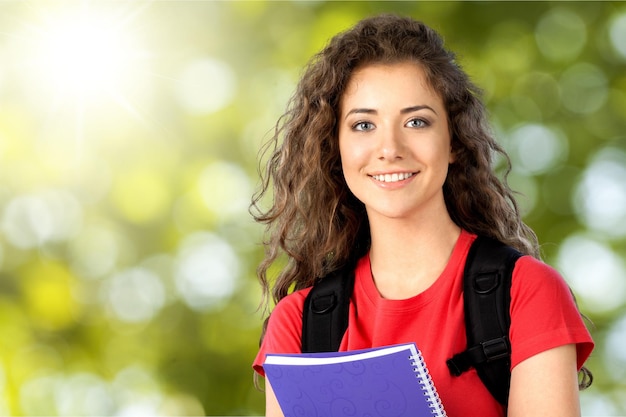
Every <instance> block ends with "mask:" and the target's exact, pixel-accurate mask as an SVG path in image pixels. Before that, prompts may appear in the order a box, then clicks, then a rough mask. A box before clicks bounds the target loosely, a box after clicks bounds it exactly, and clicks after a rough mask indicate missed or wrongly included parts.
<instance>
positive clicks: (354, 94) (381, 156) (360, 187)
mask: <svg viewBox="0 0 626 417" xmlns="http://www.w3.org/2000/svg"><path fill="white" fill-rule="evenodd" d="M339 117H340V119H339V150H340V154H341V163H342V168H343V174H344V177H345V179H346V182H347V184H348V187H349V188H350V190H351V191H352V193H353V194H354V195H355V196H356V197H357V198H358V199H359V200H360V201H361V202H362V203H363V204H365V207H366V209H367V213H368V216H369V219H370V221H372V220H374V218H375V217H376V216H384V217H387V218H408V217H412V216H423V215H428V216H430V215H436V214H437V213H438V210H439V211H440V210H445V202H444V199H443V190H442V187H443V183H444V181H445V179H446V175H447V173H448V165H449V164H450V163H452V162H453V155H452V152H451V147H450V133H449V129H448V117H447V113H446V110H445V107H444V105H443V101H442V99H441V97H440V96H439V95H438V94H437V93H436V92H434V91H433V90H432V88H431V87H430V86H429V85H428V83H427V81H426V77H425V74H424V71H423V70H422V68H421V67H420V66H419V65H417V64H415V63H410V62H405V63H398V64H372V65H368V66H365V67H363V68H360V69H358V70H356V71H355V72H354V73H353V74H352V76H351V78H350V80H349V82H348V85H347V87H346V90H345V93H344V95H343V97H342V100H341V104H340V116H339Z"/></svg>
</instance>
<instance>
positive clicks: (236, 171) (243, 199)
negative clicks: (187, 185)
mask: <svg viewBox="0 0 626 417" xmlns="http://www.w3.org/2000/svg"><path fill="white" fill-rule="evenodd" d="M198 186H199V187H200V192H201V194H202V200H203V201H204V204H205V205H206V207H207V208H208V209H209V210H210V211H211V212H212V213H213V214H214V215H215V216H217V217H222V218H224V217H226V218H232V217H235V216H241V215H243V214H244V213H245V212H246V210H247V209H248V205H249V204H250V195H252V186H251V184H250V180H249V179H248V176H247V175H246V173H245V172H244V171H243V169H241V168H240V167H239V166H238V165H235V164H232V163H228V162H221V161H220V162H213V163H211V164H209V165H208V166H207V167H206V168H205V169H204V170H203V171H202V173H201V174H200V178H199V180H198Z"/></svg>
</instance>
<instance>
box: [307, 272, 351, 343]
mask: <svg viewBox="0 0 626 417" xmlns="http://www.w3.org/2000/svg"><path fill="white" fill-rule="evenodd" d="M353 287H354V268H353V266H352V265H350V266H349V267H346V268H343V269H340V270H338V271H335V272H333V273H331V274H329V275H327V276H325V277H324V278H322V279H321V280H320V281H318V282H317V283H316V284H315V285H314V286H313V289H311V291H310V292H309V294H308V295H307V297H306V299H305V300H304V309H303V311H302V352H336V351H338V350H339V345H340V344H341V340H342V339H343V335H344V333H345V332H346V329H347V328H348V312H349V308H350V297H351V296H352V289H353Z"/></svg>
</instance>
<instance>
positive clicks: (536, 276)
mask: <svg viewBox="0 0 626 417" xmlns="http://www.w3.org/2000/svg"><path fill="white" fill-rule="evenodd" d="M512 279H513V280H512V288H511V329H510V338H511V346H512V354H511V369H512V368H514V367H515V366H516V365H517V364H519V363H520V362H522V361H523V360H525V359H528V358H530V357H531V356H534V355H536V354H538V353H541V352H543V351H546V350H548V349H552V348H555V347H558V346H563V345H567V344H575V345H576V351H577V362H578V368H579V369H580V367H582V365H583V364H584V362H585V361H586V360H587V358H588V357H589V355H590V354H591V351H592V350H593V346H594V344H593V340H592V338H591V335H590V334H589V331H588V330H587V328H586V326H585V323H584V321H583V319H582V316H581V314H580V312H579V311H578V308H577V306H576V302H575V300H574V296H573V295H572V292H571V291H570V288H569V287H568V285H567V283H566V282H565V280H564V279H563V277H562V276H561V275H560V274H559V273H558V272H557V271H556V270H554V269H553V268H551V267H550V266H548V265H546V264H544V263H543V262H541V261H539V260H537V259H535V258H532V257H530V256H524V257H522V258H520V259H519V260H518V261H517V264H516V266H515V270H514V271H513V278H512Z"/></svg>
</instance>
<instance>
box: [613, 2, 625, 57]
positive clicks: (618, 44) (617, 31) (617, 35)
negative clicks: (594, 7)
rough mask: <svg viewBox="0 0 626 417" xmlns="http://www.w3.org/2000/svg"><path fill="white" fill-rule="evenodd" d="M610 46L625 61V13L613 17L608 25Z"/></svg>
mask: <svg viewBox="0 0 626 417" xmlns="http://www.w3.org/2000/svg"><path fill="white" fill-rule="evenodd" d="M609 37H610V39H611V45H613V48H615V50H616V51H617V52H618V53H619V54H620V55H621V57H622V58H623V59H624V60H626V42H624V39H626V13H622V14H620V15H617V16H615V17H614V18H613V19H611V23H610V24H609Z"/></svg>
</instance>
